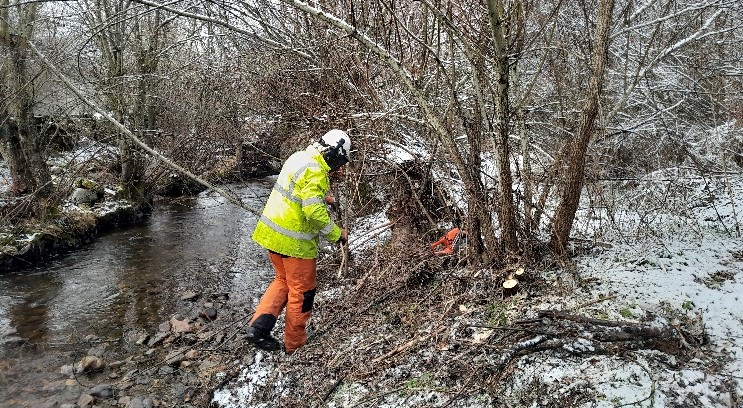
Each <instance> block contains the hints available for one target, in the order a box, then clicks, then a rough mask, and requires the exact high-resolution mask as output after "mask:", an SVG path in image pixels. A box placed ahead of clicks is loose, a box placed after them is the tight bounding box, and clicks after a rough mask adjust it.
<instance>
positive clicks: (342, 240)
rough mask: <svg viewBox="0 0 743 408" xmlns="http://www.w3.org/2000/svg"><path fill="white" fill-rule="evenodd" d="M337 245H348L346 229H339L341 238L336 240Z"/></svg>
mask: <svg viewBox="0 0 743 408" xmlns="http://www.w3.org/2000/svg"><path fill="white" fill-rule="evenodd" d="M338 243H339V244H346V243H348V230H347V229H346V228H341V236H340V238H338Z"/></svg>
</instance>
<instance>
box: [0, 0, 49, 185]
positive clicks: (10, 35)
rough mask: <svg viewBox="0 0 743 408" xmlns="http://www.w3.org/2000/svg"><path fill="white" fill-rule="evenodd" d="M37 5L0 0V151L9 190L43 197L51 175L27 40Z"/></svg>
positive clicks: (31, 31)
mask: <svg viewBox="0 0 743 408" xmlns="http://www.w3.org/2000/svg"><path fill="white" fill-rule="evenodd" d="M39 8H40V4H38V3H31V4H17V5H12V6H11V5H10V2H9V0H2V1H0V55H2V57H3V58H2V63H0V77H2V79H3V82H2V84H0V90H2V92H0V95H2V96H0V154H2V156H3V159H4V160H5V161H6V163H7V164H8V167H9V168H10V172H11V177H12V178H13V186H12V190H13V191H15V192H17V193H34V194H36V195H38V196H46V195H48V194H49V193H50V192H51V183H50V181H51V176H50V174H49V168H48V166H47V164H46V162H45V159H44V156H43V154H44V153H43V152H44V148H43V146H42V143H41V139H40V137H39V132H38V129H37V127H36V125H35V123H34V105H35V104H36V101H35V99H34V90H35V82H34V81H35V79H36V75H37V74H36V73H35V72H34V71H33V68H32V67H31V59H30V58H29V52H28V47H27V41H28V40H29V39H30V38H31V37H32V36H33V34H34V23H35V20H36V17H37V16H38V12H39Z"/></svg>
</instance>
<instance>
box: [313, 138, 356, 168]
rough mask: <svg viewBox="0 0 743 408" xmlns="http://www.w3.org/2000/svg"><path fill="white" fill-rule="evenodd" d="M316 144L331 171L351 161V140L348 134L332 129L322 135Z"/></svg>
mask: <svg viewBox="0 0 743 408" xmlns="http://www.w3.org/2000/svg"><path fill="white" fill-rule="evenodd" d="M317 144H318V145H319V146H318V149H319V150H320V152H322V156H323V158H324V159H325V163H327V164H328V166H330V169H331V170H337V169H338V168H340V167H341V166H343V165H344V164H346V163H348V162H350V161H351V138H350V137H349V136H348V133H346V132H344V131H342V130H340V129H333V130H331V131H329V132H328V133H326V134H324V135H323V137H321V138H320V140H319V141H318V142H317Z"/></svg>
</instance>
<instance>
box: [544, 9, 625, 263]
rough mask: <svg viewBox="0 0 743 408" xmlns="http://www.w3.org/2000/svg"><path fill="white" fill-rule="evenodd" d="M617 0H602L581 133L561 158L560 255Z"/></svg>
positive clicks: (556, 228)
mask: <svg viewBox="0 0 743 408" xmlns="http://www.w3.org/2000/svg"><path fill="white" fill-rule="evenodd" d="M613 9H614V0H601V2H600V3H599V10H598V21H597V25H596V46H595V47H594V54H593V57H592V61H591V76H590V79H589V83H588V94H587V96H586V104H585V106H584V108H583V112H582V114H581V117H580V122H579V125H578V134H577V137H576V139H575V140H573V141H572V142H568V145H567V148H566V149H565V150H564V151H565V157H563V158H561V162H562V163H563V166H562V168H561V170H562V179H563V180H564V185H563V188H562V190H561V192H560V200H559V205H558V207H557V210H556V212H555V216H554V219H553V224H552V238H551V242H550V245H551V246H552V248H553V250H554V251H555V252H556V253H558V254H559V255H561V256H563V255H564V254H565V249H566V245H567V241H568V238H569V237H570V230H571V229H572V227H573V221H574V219H575V213H576V211H577V210H578V203H579V201H580V195H581V190H582V189H583V170H584V168H585V161H586V152H587V150H588V144H589V142H590V140H591V137H592V136H593V134H594V128H595V121H596V116H597V115H598V109H599V98H600V96H601V91H602V88H603V84H604V80H603V78H604V71H605V67H606V60H607V55H608V50H609V28H610V25H611V20H612V10H613Z"/></svg>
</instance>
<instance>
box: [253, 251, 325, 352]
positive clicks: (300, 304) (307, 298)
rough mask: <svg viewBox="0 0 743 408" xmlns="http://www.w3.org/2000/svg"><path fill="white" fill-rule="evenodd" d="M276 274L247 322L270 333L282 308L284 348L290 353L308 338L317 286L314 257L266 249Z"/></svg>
mask: <svg viewBox="0 0 743 408" xmlns="http://www.w3.org/2000/svg"><path fill="white" fill-rule="evenodd" d="M269 258H270V259H271V263H272V264H273V268H274V271H276V276H275V277H274V279H273V281H272V282H271V284H270V285H268V289H266V292H265V293H264V294H263V297H262V298H261V301H260V303H259V304H258V307H257V308H256V309H255V314H254V315H253V318H252V319H251V320H250V325H251V326H253V327H255V328H257V329H259V330H261V331H262V332H264V333H265V334H269V333H270V332H271V330H272V329H273V327H274V325H275V324H276V319H278V317H279V315H280V314H281V312H282V311H283V310H284V307H286V315H285V316H284V322H285V328H284V348H285V349H286V352H287V353H292V352H294V351H295V350H296V349H298V348H300V347H302V346H303V345H304V344H305V343H306V342H307V332H306V330H305V327H306V326H307V321H308V320H309V319H310V315H311V314H312V304H313V303H314V301H315V290H316V287H317V261H316V260H315V259H301V258H292V257H289V256H284V255H281V254H277V253H275V252H269Z"/></svg>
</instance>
